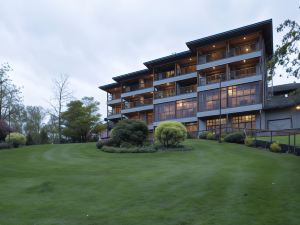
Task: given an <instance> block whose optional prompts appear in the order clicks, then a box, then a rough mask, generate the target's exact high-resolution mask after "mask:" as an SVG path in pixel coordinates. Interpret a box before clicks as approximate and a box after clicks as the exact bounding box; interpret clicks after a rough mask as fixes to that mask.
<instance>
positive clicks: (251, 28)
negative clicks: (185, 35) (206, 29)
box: [186, 19, 273, 55]
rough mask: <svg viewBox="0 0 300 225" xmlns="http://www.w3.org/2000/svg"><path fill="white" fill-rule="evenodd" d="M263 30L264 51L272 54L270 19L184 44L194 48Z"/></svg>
mask: <svg viewBox="0 0 300 225" xmlns="http://www.w3.org/2000/svg"><path fill="white" fill-rule="evenodd" d="M260 30H262V31H263V36H264V39H265V46H266V52H267V54H268V55H272V54H273V26H272V19H269V20H264V21H261V22H258V23H254V24H251V25H248V26H244V27H240V28H237V29H233V30H229V31H226V32H223V33H218V34H215V35H211V36H208V37H204V38H200V39H197V40H194V41H189V42H187V43H186V45H187V46H188V47H189V48H190V49H192V50H193V49H195V48H196V47H199V46H205V45H209V44H212V43H215V42H217V41H222V40H226V39H229V38H232V37H236V36H238V35H245V34H249V33H252V32H255V31H260Z"/></svg>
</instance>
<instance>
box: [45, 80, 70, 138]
mask: <svg viewBox="0 0 300 225" xmlns="http://www.w3.org/2000/svg"><path fill="white" fill-rule="evenodd" d="M68 79H69V77H68V76H67V75H61V76H60V77H59V78H58V79H56V80H54V81H53V84H54V85H53V99H52V102H50V105H51V108H52V113H51V115H52V116H54V117H55V118H56V119H57V132H58V142H59V143H61V141H62V111H63V108H64V107H65V105H66V104H67V102H69V101H70V100H71V98H72V92H71V91H70V89H69V82H68Z"/></svg>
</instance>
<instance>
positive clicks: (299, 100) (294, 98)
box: [264, 94, 300, 110]
mask: <svg viewBox="0 0 300 225" xmlns="http://www.w3.org/2000/svg"><path fill="white" fill-rule="evenodd" d="M299 104H300V94H294V95H290V96H288V97H285V96H284V95H278V96H272V97H271V98H270V99H267V100H266V102H265V106H264V109H265V110H270V109H282V108H288V107H293V106H297V105H299Z"/></svg>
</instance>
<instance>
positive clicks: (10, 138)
mask: <svg viewBox="0 0 300 225" xmlns="http://www.w3.org/2000/svg"><path fill="white" fill-rule="evenodd" d="M5 141H6V142H7V143H11V144H12V145H13V147H15V148H17V147H19V146H20V145H25V144H26V137H25V136H24V135H23V134H20V133H17V132H14V133H10V134H8V135H7V136H6V138H5Z"/></svg>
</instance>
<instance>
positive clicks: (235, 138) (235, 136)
mask: <svg viewBox="0 0 300 225" xmlns="http://www.w3.org/2000/svg"><path fill="white" fill-rule="evenodd" d="M244 140H245V134H244V133H243V132H234V133H231V134H227V135H226V136H225V137H224V141H226V142H230V143H238V144H243V143H244Z"/></svg>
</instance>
